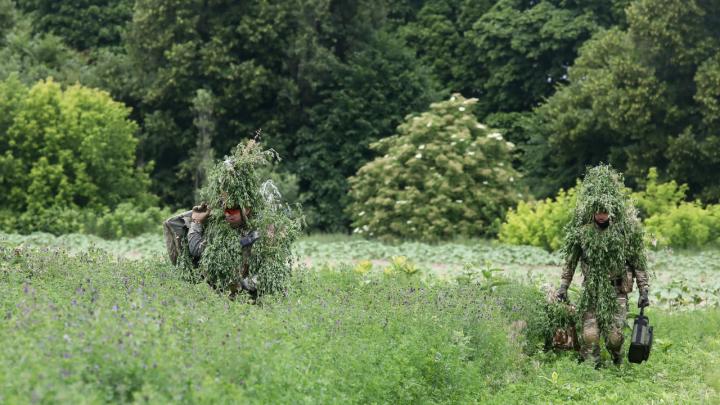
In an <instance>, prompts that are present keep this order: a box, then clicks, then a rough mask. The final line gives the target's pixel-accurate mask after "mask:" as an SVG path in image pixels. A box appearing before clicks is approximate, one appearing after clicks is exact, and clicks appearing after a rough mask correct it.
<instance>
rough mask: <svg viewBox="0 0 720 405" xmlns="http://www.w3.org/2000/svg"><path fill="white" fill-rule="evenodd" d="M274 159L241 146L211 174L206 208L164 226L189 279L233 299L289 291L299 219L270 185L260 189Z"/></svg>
mask: <svg viewBox="0 0 720 405" xmlns="http://www.w3.org/2000/svg"><path fill="white" fill-rule="evenodd" d="M274 157H276V155H275V152H274V151H271V150H262V149H261V148H260V147H259V145H258V144H257V143H256V142H255V141H248V142H245V143H241V144H240V145H238V146H237V147H236V148H235V150H234V152H233V155H232V156H230V157H228V158H226V159H225V160H224V161H222V162H220V163H218V164H217V165H216V166H215V167H214V168H213V170H212V171H211V172H210V175H209V178H208V186H207V187H205V188H204V189H203V190H202V191H201V197H202V198H203V200H204V201H207V206H204V205H203V206H196V207H194V208H193V210H192V211H188V212H185V213H183V214H181V215H178V216H176V217H173V218H170V219H169V220H167V221H165V224H164V225H165V240H166V244H167V247H168V253H169V256H170V260H171V261H172V262H173V264H175V265H176V266H178V267H179V268H181V269H182V271H183V274H184V276H185V277H186V278H187V279H190V280H193V281H197V280H200V279H205V280H206V281H207V282H208V283H209V284H210V285H212V286H213V287H215V288H216V289H217V290H219V291H229V292H230V294H231V296H233V295H235V294H236V293H237V292H239V291H240V290H246V291H248V292H250V293H251V295H253V296H256V295H257V294H263V293H271V292H277V291H281V290H283V289H284V288H285V287H286V283H287V281H288V280H289V276H290V272H291V269H292V253H291V247H292V243H293V241H294V240H295V239H296V238H297V235H298V234H299V232H300V219H298V218H294V217H293V216H292V214H293V211H292V210H291V209H289V207H287V206H283V205H282V204H281V196H280V195H279V193H278V191H277V189H276V188H275V187H274V186H273V185H272V182H266V183H263V184H260V179H259V177H258V174H257V168H258V166H262V165H266V164H268V163H269V162H270V161H271V159H273V158H274ZM223 212H224V215H223ZM213 213H214V214H213ZM198 214H203V215H198ZM208 214H209V215H208ZM233 217H234V218H236V219H235V220H234V221H233V220H232V219H231V218H233ZM205 218H207V221H205ZM198 219H199V220H198ZM261 236H262V237H261Z"/></svg>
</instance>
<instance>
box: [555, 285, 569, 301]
mask: <svg viewBox="0 0 720 405" xmlns="http://www.w3.org/2000/svg"><path fill="white" fill-rule="evenodd" d="M567 289H568V288H567V286H566V285H561V286H560V288H558V290H557V299H558V301H567Z"/></svg>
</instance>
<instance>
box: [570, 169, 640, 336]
mask: <svg viewBox="0 0 720 405" xmlns="http://www.w3.org/2000/svg"><path fill="white" fill-rule="evenodd" d="M597 212H607V213H608V214H609V218H610V225H609V226H608V227H607V228H606V229H601V228H600V227H598V226H596V225H595V223H594V221H593V216H594V214H595V213H597ZM563 251H564V254H565V258H566V260H567V261H568V263H571V264H574V263H577V261H578V259H580V260H582V262H583V276H584V277H585V280H584V282H583V287H584V288H583V292H582V295H581V297H580V302H579V305H578V309H579V310H578V314H579V315H581V316H582V314H585V313H587V312H594V313H595V314H596V316H597V320H598V326H599V328H600V331H601V332H602V333H603V334H607V332H608V331H609V328H610V325H611V324H612V319H613V314H615V313H616V312H617V309H618V308H617V301H616V293H615V288H614V286H613V285H612V283H611V282H610V281H611V280H614V279H617V278H619V277H620V276H622V275H623V274H624V273H625V271H626V269H627V267H628V266H629V267H630V268H633V269H636V270H645V269H646V266H647V263H646V257H645V248H644V245H643V233H642V228H641V226H640V221H639V220H638V218H637V214H636V210H635V207H634V205H633V203H632V201H631V200H630V199H629V196H628V193H627V191H626V188H625V186H624V184H623V178H622V175H621V174H620V173H618V172H616V171H615V170H614V169H613V168H612V167H610V166H609V165H599V166H596V167H593V168H590V169H588V170H587V173H586V175H585V179H584V180H583V182H582V184H581V185H580V191H579V192H578V196H577V205H576V207H575V214H574V217H573V219H572V221H571V222H570V223H569V224H568V227H567V229H566V238H565V245H564V247H563Z"/></svg>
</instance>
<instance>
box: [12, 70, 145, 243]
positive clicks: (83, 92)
mask: <svg viewBox="0 0 720 405" xmlns="http://www.w3.org/2000/svg"><path fill="white" fill-rule="evenodd" d="M0 110H1V111H2V112H3V114H2V115H3V116H2V117H1V118H0V173H1V174H0V189H2V190H3V193H2V194H0V206H2V207H3V208H5V209H7V210H8V211H10V212H13V213H15V215H20V216H21V218H20V219H19V225H20V226H22V227H23V228H24V229H23V230H25V231H33V230H46V231H50V232H53V233H59V232H65V231H66V230H73V229H76V228H77V227H78V226H79V224H78V219H77V215H76V212H77V210H78V209H80V208H89V209H91V210H92V211H104V210H106V209H111V208H113V207H115V206H117V204H119V203H121V202H124V201H134V202H136V203H138V204H140V205H142V206H143V207H147V206H150V205H152V204H153V203H154V202H155V198H154V197H152V196H151V195H149V194H148V192H147V190H148V187H149V183H150V181H149V177H148V175H147V172H146V171H144V170H141V169H138V168H136V167H135V148H136V146H137V143H138V140H137V139H136V138H135V136H134V133H135V132H136V131H137V129H138V126H137V124H135V123H134V122H133V121H131V120H130V119H129V118H128V115H129V113H130V111H129V109H128V108H126V107H125V106H123V105H122V104H120V103H118V102H115V101H113V100H112V99H111V98H110V96H109V95H108V94H107V93H105V92H102V91H99V90H94V89H89V88H85V87H82V86H80V85H75V86H71V87H69V88H67V89H65V90H63V89H62V88H61V86H60V85H59V84H57V83H55V82H53V81H52V80H51V79H49V80H47V81H42V82H39V83H37V84H35V85H34V86H33V87H32V88H30V89H28V88H26V87H25V86H24V85H22V84H21V83H20V82H19V81H18V80H17V78H15V77H11V78H10V79H8V80H7V81H5V82H0ZM9 223H10V222H9V221H3V224H9Z"/></svg>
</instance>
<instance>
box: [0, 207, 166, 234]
mask: <svg viewBox="0 0 720 405" xmlns="http://www.w3.org/2000/svg"><path fill="white" fill-rule="evenodd" d="M171 215H172V212H171V211H170V209H168V208H158V207H150V208H142V207H138V206H136V205H134V204H132V203H121V204H119V205H118V206H117V207H116V208H115V209H114V210H110V209H104V210H103V211H100V212H97V211H92V210H89V209H80V208H65V207H49V208H48V209H46V210H43V211H40V212H33V211H27V212H23V213H22V214H20V215H17V214H16V213H15V212H13V211H11V210H0V231H4V232H20V233H30V232H38V231H39V232H47V233H50V234H53V235H64V234H69V233H84V234H90V235H97V236H100V237H102V238H104V239H119V238H123V237H133V236H138V235H141V234H144V233H152V232H154V233H159V232H160V230H161V229H162V222H163V221H164V220H165V219H167V218H169V217H170V216H171Z"/></svg>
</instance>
